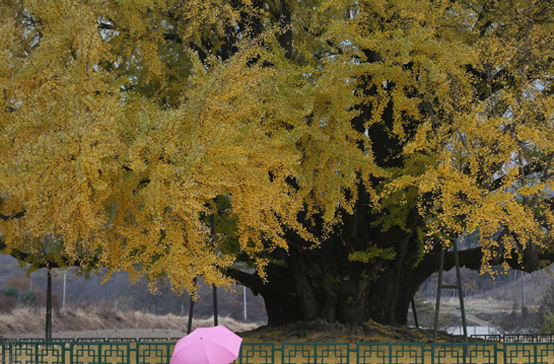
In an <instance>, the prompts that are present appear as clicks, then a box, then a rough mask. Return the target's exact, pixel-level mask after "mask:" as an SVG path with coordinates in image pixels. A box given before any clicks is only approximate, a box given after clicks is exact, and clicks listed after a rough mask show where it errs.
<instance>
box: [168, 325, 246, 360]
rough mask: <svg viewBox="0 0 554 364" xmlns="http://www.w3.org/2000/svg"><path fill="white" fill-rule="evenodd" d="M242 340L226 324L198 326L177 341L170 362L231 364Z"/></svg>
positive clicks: (237, 353)
mask: <svg viewBox="0 0 554 364" xmlns="http://www.w3.org/2000/svg"><path fill="white" fill-rule="evenodd" d="M241 342H242V338H241V337H239V336H237V335H235V333H233V332H232V331H231V330H229V329H227V328H226V327H224V326H215V327H203V328H198V329H196V330H194V331H193V332H192V333H190V334H189V335H187V336H185V337H184V338H182V339H181V340H179V341H177V344H175V350H173V356H172V357H171V361H170V362H169V364H229V363H230V362H232V361H233V360H235V359H236V358H238V356H239V351H240V344H241Z"/></svg>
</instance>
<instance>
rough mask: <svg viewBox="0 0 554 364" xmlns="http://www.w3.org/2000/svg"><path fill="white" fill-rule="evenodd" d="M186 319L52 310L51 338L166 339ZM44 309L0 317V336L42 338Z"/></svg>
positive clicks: (243, 326)
mask: <svg viewBox="0 0 554 364" xmlns="http://www.w3.org/2000/svg"><path fill="white" fill-rule="evenodd" d="M218 324H220V325H223V326H226V327H227V328H229V329H230V330H232V331H235V332H241V331H248V330H253V329H255V328H257V327H259V326H260V324H259V323H242V322H238V321H236V320H233V319H231V318H228V317H220V318H219V320H218ZM212 325H213V318H195V319H194V320H193V329H195V328H197V327H207V326H212ZM187 327H188V317H187V316H177V315H173V314H168V315H163V316H158V315H153V314H150V313H144V312H132V311H128V312H125V311H118V310H116V309H114V308H112V307H91V306H84V307H79V308H70V309H66V310H57V311H54V315H53V317H52V335H53V337H54V338H57V337H61V338H73V337H108V336H111V337H132V338H134V337H167V338H177V337H182V336H184V335H186V331H187ZM44 331H45V311H44V309H34V308H16V309H15V310H13V312H12V314H9V315H8V314H0V337H1V336H3V337H5V338H14V339H17V338H23V337H25V338H32V337H43V336H44Z"/></svg>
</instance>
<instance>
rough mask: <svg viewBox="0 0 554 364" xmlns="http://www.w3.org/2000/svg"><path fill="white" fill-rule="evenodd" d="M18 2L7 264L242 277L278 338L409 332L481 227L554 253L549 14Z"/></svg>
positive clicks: (521, 256)
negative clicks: (332, 330) (415, 313)
mask: <svg viewBox="0 0 554 364" xmlns="http://www.w3.org/2000/svg"><path fill="white" fill-rule="evenodd" d="M2 5H3V9H5V10H4V11H3V13H2V17H3V19H2V20H3V22H2V30H1V31H0V34H1V38H0V44H1V45H2V47H1V49H2V50H3V51H2V53H1V54H0V57H1V58H2V60H1V62H0V84H1V85H2V92H3V96H2V97H3V102H4V105H5V107H4V108H3V109H2V110H1V111H0V118H1V119H0V120H1V125H2V133H1V134H0V153H1V155H2V158H1V159H0V160H1V163H2V165H1V168H0V173H1V174H2V176H1V178H0V181H1V182H0V189H1V190H2V197H3V204H2V211H1V212H2V216H3V218H2V220H4V222H3V223H2V231H3V232H4V234H5V243H4V244H5V246H6V251H7V252H12V253H14V254H15V253H16V252H18V251H21V252H26V253H36V252H38V251H39V250H38V249H39V248H38V247H39V246H40V245H41V244H43V243H44V241H45V239H48V241H54V242H57V244H58V245H56V246H58V247H59V250H58V251H57V253H56V255H57V256H63V257H64V259H65V260H64V262H67V264H76V263H78V264H80V265H83V266H85V267H86V266H87V265H90V264H98V265H101V266H107V267H109V268H110V269H111V270H112V271H113V270H117V269H123V270H126V271H129V272H131V273H133V274H137V275H142V274H146V275H147V276H148V277H149V278H150V279H152V280H155V279H156V278H158V277H161V276H167V277H169V278H170V279H171V281H172V284H173V285H174V287H175V288H176V289H177V290H181V289H186V290H187V291H190V292H194V289H195V287H194V286H193V284H192V279H193V278H194V277H196V276H203V277H204V280H205V281H206V282H207V283H215V284H224V283H225V282H226V281H227V280H228V279H229V277H232V278H234V279H237V280H238V281H240V282H242V283H243V284H246V285H248V286H249V287H251V288H252V289H253V290H255V291H256V292H259V293H260V294H261V295H262V296H263V297H264V299H265V301H266V307H267V310H268V316H269V323H270V324H274V325H277V324H283V323H287V322H291V321H296V320H299V319H304V320H311V319H314V318H318V317H319V318H323V319H325V320H327V321H336V320H339V321H341V322H347V323H360V322H362V321H364V320H367V319H370V318H371V319H374V320H376V321H378V322H381V323H387V324H405V323H406V322H407V312H408V305H409V302H410V300H411V298H412V297H413V295H414V294H415V292H416V291H417V289H418V287H419V286H420V285H421V283H422V282H423V281H424V280H425V279H426V278H427V277H429V276H430V275H431V274H432V273H433V272H435V271H436V270H437V269H438V252H439V251H440V249H443V248H444V247H445V246H448V245H449V244H450V241H452V239H456V238H458V237H459V236H461V235H462V234H464V233H473V234H478V235H479V237H480V239H479V246H475V247H472V248H469V249H467V250H466V251H463V252H462V253H461V260H462V264H463V265H465V266H467V267H469V268H472V269H481V270H483V271H487V270H488V267H490V266H491V265H497V264H504V265H510V266H512V267H516V268H518V269H523V270H526V271H532V270H535V269H538V268H539V267H541V261H540V260H541V259H546V260H549V259H550V255H549V254H548V253H549V252H550V251H549V249H550V247H551V236H550V231H551V224H552V221H554V219H553V216H552V213H551V197H550V190H551V183H552V175H551V159H552V143H551V142H550V140H551V136H550V133H551V132H552V131H551V130H552V128H551V125H550V123H551V118H552V97H551V92H550V89H551V85H550V75H551V74H552V70H551V69H550V68H551V59H552V57H551V54H550V52H551V51H550V50H549V49H548V47H545V45H546V44H548V42H549V41H550V39H551V38H552V30H551V29H552V28H551V27H552V23H551V20H550V19H552V15H553V14H552V6H551V4H550V3H549V2H546V1H515V0H514V1H510V2H503V3H497V2H494V1H469V2H467V1H466V2H455V1H454V2H453V1H378V0H375V1H362V2H355V1H339V2H337V1H328V0H320V1H310V2H300V3H294V2H288V1H281V2H278V1H254V2H250V1H244V2H241V1H224V0H221V1H219V0H218V1H212V2H200V1H191V2H186V3H185V2H178V1H156V2H154V1H140V2H139V1H137V2H132V3H116V2H95V1H89V2H80V3H74V2H56V3H54V5H50V4H49V5H48V6H46V5H43V4H42V3H41V2H39V1H26V2H10V1H4V3H3V4H2ZM211 214H218V216H219V218H218V229H219V230H217V231H218V235H217V239H216V241H215V244H211V243H210V241H211V240H210V238H209V228H208V226H207V225H206V224H205V220H206V216H209V215H211ZM237 261H241V262H245V263H246V264H247V266H251V267H255V268H256V269H257V272H256V274H248V273H245V272H243V271H241V270H239V269H236V268H237V265H233V263H235V262H237ZM452 264H453V259H452V257H451V256H450V255H447V262H446V265H447V268H448V267H451V266H452ZM239 267H245V266H244V265H241V266H239Z"/></svg>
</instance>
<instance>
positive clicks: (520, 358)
mask: <svg viewBox="0 0 554 364" xmlns="http://www.w3.org/2000/svg"><path fill="white" fill-rule="evenodd" d="M174 345H175V342H135V343H129V342H127V343H115V342H112V343H105V342H79V343H76V342H66V343H63V342H51V343H44V342H42V343H38V342H22V341H17V342H9V341H4V342H3V343H2V344H1V345H0V363H2V364H66V363H67V364H93V363H94V364H96V363H98V364H108V363H110V364H147V363H148V364H168V363H169V361H170V359H171V355H172V353H173V348H174ZM553 362H554V343H494V342H493V343H467V344H466V343H452V344H444V343H440V344H432V345H425V344H423V343H358V344H348V343H282V344H273V343H243V344H242V347H241V354H240V357H239V358H238V359H237V360H236V361H235V362H234V363H235V364H404V363H405V364H447V363H448V364H451V363H457V364H496V363H503V364H516V363H517V364H520V363H521V364H531V363H537V364H538V363H541V364H542V363H553Z"/></svg>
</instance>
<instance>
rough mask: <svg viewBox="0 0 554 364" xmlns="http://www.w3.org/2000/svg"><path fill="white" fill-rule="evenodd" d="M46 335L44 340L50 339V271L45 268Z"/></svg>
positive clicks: (48, 340)
mask: <svg viewBox="0 0 554 364" xmlns="http://www.w3.org/2000/svg"><path fill="white" fill-rule="evenodd" d="M46 269H47V270H46V272H47V273H46V325H45V329H46V333H45V334H46V335H45V339H46V340H45V341H46V342H50V341H52V271H51V270H50V268H46Z"/></svg>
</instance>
